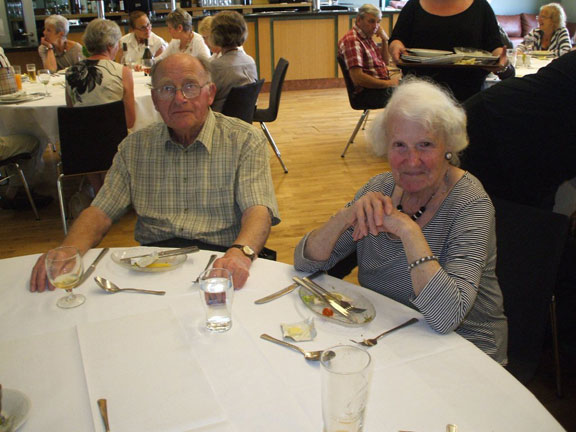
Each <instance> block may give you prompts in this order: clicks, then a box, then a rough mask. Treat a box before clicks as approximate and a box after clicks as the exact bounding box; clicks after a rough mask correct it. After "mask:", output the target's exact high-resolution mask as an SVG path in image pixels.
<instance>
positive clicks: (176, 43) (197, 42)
mask: <svg viewBox="0 0 576 432" xmlns="http://www.w3.org/2000/svg"><path fill="white" fill-rule="evenodd" d="M193 33H194V37H193V38H192V40H191V41H190V42H189V43H188V45H187V46H186V48H184V49H181V47H180V40H179V39H172V40H171V41H170V43H169V44H168V47H167V48H166V50H164V52H163V53H162V55H160V56H158V60H160V59H163V58H166V57H168V56H169V55H171V54H178V53H186V54H190V55H193V56H194V57H205V58H210V49H209V48H208V46H207V45H206V43H205V42H204V38H203V37H202V35H200V34H198V33H196V32H193Z"/></svg>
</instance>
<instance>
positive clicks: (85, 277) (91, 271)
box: [76, 248, 110, 286]
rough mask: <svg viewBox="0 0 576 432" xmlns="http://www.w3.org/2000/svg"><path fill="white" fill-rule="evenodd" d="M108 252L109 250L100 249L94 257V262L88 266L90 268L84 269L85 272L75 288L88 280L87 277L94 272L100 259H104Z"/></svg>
mask: <svg viewBox="0 0 576 432" xmlns="http://www.w3.org/2000/svg"><path fill="white" fill-rule="evenodd" d="M109 250H110V248H104V249H102V251H101V252H100V253H99V254H98V256H97V257H96V259H95V260H94V262H93V263H92V264H90V267H88V268H87V269H86V271H85V272H84V274H83V275H82V277H81V278H80V282H78V285H76V286H80V285H82V284H83V283H84V282H86V279H88V277H89V276H90V275H91V274H92V273H93V272H94V269H95V268H96V266H97V265H98V263H99V262H100V260H101V259H102V258H104V255H106V252H108V251H109Z"/></svg>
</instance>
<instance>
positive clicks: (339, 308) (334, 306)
mask: <svg viewBox="0 0 576 432" xmlns="http://www.w3.org/2000/svg"><path fill="white" fill-rule="evenodd" d="M292 280H293V281H294V282H296V283H297V284H298V285H301V286H303V287H304V288H306V289H307V290H308V291H310V292H311V293H312V294H314V295H316V296H317V297H318V298H319V299H321V300H323V301H324V303H326V304H328V305H330V306H331V307H332V309H334V310H335V311H336V312H338V313H339V314H340V315H342V316H343V317H344V318H346V319H347V320H348V321H349V322H352V323H354V322H355V321H354V320H353V319H352V318H350V312H349V311H348V310H346V309H345V308H343V307H342V306H341V305H340V304H339V303H338V302H336V301H335V300H334V299H333V298H331V297H328V296H326V295H325V294H324V293H323V292H322V291H319V290H317V289H316V287H315V286H314V285H312V284H310V283H308V282H306V281H304V280H302V279H300V278H299V277H297V276H294V277H293V278H292Z"/></svg>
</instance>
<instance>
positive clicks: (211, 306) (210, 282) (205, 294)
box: [200, 268, 234, 333]
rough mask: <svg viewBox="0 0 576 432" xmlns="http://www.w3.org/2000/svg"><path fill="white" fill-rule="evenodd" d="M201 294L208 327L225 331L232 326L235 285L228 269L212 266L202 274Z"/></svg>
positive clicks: (216, 330)
mask: <svg viewBox="0 0 576 432" xmlns="http://www.w3.org/2000/svg"><path fill="white" fill-rule="evenodd" d="M200 296H201V298H202V305H203V306H204V310H205V312H206V328H207V329H208V330H210V331H213V332H218V333H221V332H225V331H228V330H230V328H231V327H232V300H233V298H234V285H233V284H232V275H231V274H230V272H229V271H228V270H226V269H222V268H211V269H208V270H206V271H204V272H203V273H202V274H201V275H200Z"/></svg>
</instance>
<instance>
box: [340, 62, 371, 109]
mask: <svg viewBox="0 0 576 432" xmlns="http://www.w3.org/2000/svg"><path fill="white" fill-rule="evenodd" d="M337 58H338V65H340V70H341V71H342V76H343V77H344V82H345V83H346V92H347V93H348V100H349V101H350V106H351V107H352V109H355V110H364V109H366V108H365V107H363V106H360V105H359V104H357V103H356V101H355V97H354V90H355V86H354V83H353V82H352V78H351V77H350V72H349V71H348V67H347V66H346V60H344V57H342V56H340V55H339V56H337Z"/></svg>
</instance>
